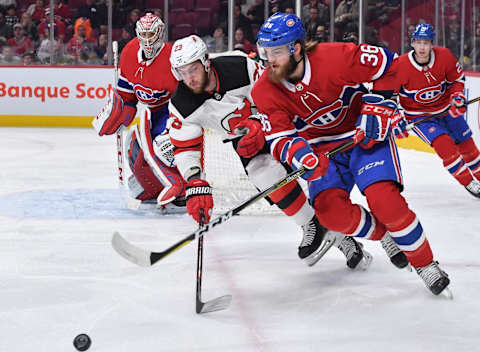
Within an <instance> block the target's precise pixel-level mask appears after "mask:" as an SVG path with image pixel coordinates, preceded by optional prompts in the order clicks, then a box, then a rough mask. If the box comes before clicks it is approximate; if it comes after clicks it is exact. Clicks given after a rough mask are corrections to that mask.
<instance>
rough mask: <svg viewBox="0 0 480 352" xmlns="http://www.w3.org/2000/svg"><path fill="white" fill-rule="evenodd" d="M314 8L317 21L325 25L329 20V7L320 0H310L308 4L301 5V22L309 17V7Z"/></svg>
mask: <svg viewBox="0 0 480 352" xmlns="http://www.w3.org/2000/svg"><path fill="white" fill-rule="evenodd" d="M311 8H316V9H317V10H318V12H317V19H318V22H319V23H321V24H323V25H327V23H328V22H329V20H330V9H329V8H328V7H327V6H326V5H324V4H323V3H322V2H321V1H320V0H310V2H309V3H308V4H306V5H305V6H303V9H302V16H303V17H302V22H303V23H305V22H306V21H308V20H309V19H310V9H311Z"/></svg>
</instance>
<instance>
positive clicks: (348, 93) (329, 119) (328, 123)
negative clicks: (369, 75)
mask: <svg viewBox="0 0 480 352" xmlns="http://www.w3.org/2000/svg"><path fill="white" fill-rule="evenodd" d="M361 92H362V89H361V87H360V86H354V87H348V86H347V87H344V90H343V92H342V93H341V94H340V97H339V98H338V99H337V100H335V101H334V102H333V103H330V104H329V105H327V106H323V105H324V103H323V101H322V99H321V98H319V97H318V96H317V95H316V94H314V93H312V92H308V91H307V92H305V93H303V94H302V95H301V96H300V101H301V102H302V103H303V105H304V106H305V107H306V108H307V109H308V110H309V111H310V112H311V113H310V114H309V115H308V116H306V117H302V120H303V121H305V122H306V123H307V124H309V125H311V126H314V127H316V128H319V129H329V128H333V127H335V126H338V125H339V124H340V123H342V121H343V120H345V117H346V116H347V112H348V106H349V105H350V104H351V102H352V101H353V99H354V98H355V96H356V95H357V94H360V93H361ZM317 106H321V107H320V108H316V107H317ZM297 127H300V126H297Z"/></svg>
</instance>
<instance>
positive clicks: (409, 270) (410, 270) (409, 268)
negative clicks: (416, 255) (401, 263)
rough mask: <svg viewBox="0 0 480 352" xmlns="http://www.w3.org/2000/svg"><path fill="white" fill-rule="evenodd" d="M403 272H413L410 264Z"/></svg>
mask: <svg viewBox="0 0 480 352" xmlns="http://www.w3.org/2000/svg"><path fill="white" fill-rule="evenodd" d="M405 270H407V271H408V272H412V271H413V268H412V264H410V263H408V265H407V266H406V267H405Z"/></svg>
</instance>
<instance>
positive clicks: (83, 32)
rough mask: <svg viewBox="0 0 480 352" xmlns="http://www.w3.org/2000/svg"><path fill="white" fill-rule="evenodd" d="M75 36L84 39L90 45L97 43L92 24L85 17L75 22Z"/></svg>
mask: <svg viewBox="0 0 480 352" xmlns="http://www.w3.org/2000/svg"><path fill="white" fill-rule="evenodd" d="M73 35H74V36H81V37H84V38H85V40H86V41H88V42H89V43H96V42H97V35H96V33H95V31H94V30H93V28H92V25H91V22H90V20H89V19H88V18H85V17H80V18H77V19H76V20H75V26H74V31H73Z"/></svg>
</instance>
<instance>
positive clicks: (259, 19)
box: [247, 0, 265, 27]
mask: <svg viewBox="0 0 480 352" xmlns="http://www.w3.org/2000/svg"><path fill="white" fill-rule="evenodd" d="M263 1H264V0H255V2H254V3H253V4H252V5H251V6H250V8H249V9H248V11H247V17H248V19H249V20H250V22H251V23H252V24H256V25H258V26H259V27H260V26H261V25H262V24H263V22H265V4H264V2H263Z"/></svg>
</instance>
